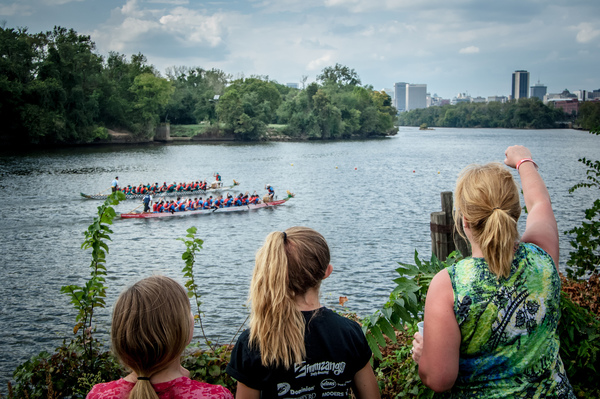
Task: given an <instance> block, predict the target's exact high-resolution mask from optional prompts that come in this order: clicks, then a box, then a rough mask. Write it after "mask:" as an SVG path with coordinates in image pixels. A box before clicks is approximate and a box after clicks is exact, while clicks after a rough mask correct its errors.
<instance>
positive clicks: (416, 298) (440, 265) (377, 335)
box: [362, 250, 461, 359]
mask: <svg viewBox="0 0 600 399" xmlns="http://www.w3.org/2000/svg"><path fill="white" fill-rule="evenodd" d="M460 256H461V255H460V252H458V251H454V252H452V253H451V254H450V255H449V256H448V258H447V259H446V260H445V261H440V260H439V259H438V258H437V257H436V256H435V255H431V260H429V261H421V260H420V259H419V254H418V252H417V251H416V250H415V264H414V265H411V264H408V263H402V262H398V264H399V265H400V267H399V268H397V269H396V272H397V273H398V274H399V275H400V277H398V278H396V279H394V282H395V283H396V287H395V288H394V290H393V291H392V293H391V294H390V299H389V300H388V302H387V303H386V304H385V305H384V306H383V308H382V309H380V310H378V311H376V312H375V313H374V314H373V315H371V316H368V317H366V318H365V319H364V320H363V327H362V328H363V332H364V333H365V336H366V337H367V342H368V343H369V347H370V348H371V350H372V351H373V354H374V355H375V357H376V358H378V359H381V358H382V354H381V350H380V349H379V347H385V346H386V341H385V337H388V338H389V339H390V340H391V341H392V342H393V343H395V342H396V331H395V330H394V329H397V330H400V329H402V328H403V326H404V325H414V324H416V323H417V322H418V321H419V320H420V319H421V318H422V315H423V311H424V309H425V296H426V295H427V290H428V289H429V284H430V283H431V280H432V279H433V277H434V276H435V275H436V274H437V273H438V272H439V271H440V270H442V269H444V268H446V267H448V266H450V265H452V264H454V263H455V262H456V261H457V260H459V257H460Z"/></svg>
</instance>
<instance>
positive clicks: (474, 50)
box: [458, 46, 479, 54]
mask: <svg viewBox="0 0 600 399" xmlns="http://www.w3.org/2000/svg"><path fill="white" fill-rule="evenodd" d="M458 52H459V54H476V53H478V52H479V47H475V46H469V47H464V48H461V49H460V50H459V51H458Z"/></svg>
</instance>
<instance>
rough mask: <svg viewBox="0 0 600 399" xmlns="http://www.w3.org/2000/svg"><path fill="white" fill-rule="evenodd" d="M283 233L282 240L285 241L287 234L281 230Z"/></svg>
mask: <svg viewBox="0 0 600 399" xmlns="http://www.w3.org/2000/svg"><path fill="white" fill-rule="evenodd" d="M282 233H283V242H286V241H287V234H286V233H285V231H282Z"/></svg>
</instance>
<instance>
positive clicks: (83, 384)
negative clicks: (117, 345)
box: [13, 337, 125, 399]
mask: <svg viewBox="0 0 600 399" xmlns="http://www.w3.org/2000/svg"><path fill="white" fill-rule="evenodd" d="M88 346H89V345H88V344H87V343H85V342H84V341H83V339H82V337H78V338H76V339H74V340H72V341H71V342H70V343H63V345H61V346H60V347H58V348H56V350H55V351H54V353H53V354H50V353H48V352H41V353H39V354H38V355H36V356H33V357H32V358H31V359H29V360H28V361H26V362H25V363H23V364H21V365H20V366H18V367H17V369H16V370H15V372H14V374H13V378H14V379H15V386H14V387H13V397H15V398H31V399H34V398H39V399H46V398H65V397H72V398H85V396H86V395H87V393H88V392H89V391H90V389H91V388H92V386H93V385H94V384H97V383H98V382H104V381H111V380H116V379H119V378H120V377H122V376H123V375H124V372H125V370H123V368H122V367H121V366H120V365H119V363H118V362H117V361H116V360H115V358H114V357H113V356H112V355H111V354H110V353H109V352H106V351H103V350H102V348H101V345H100V344H99V342H98V341H95V340H94V341H93V345H92V351H91V352H89V351H88V349H87V347H88Z"/></svg>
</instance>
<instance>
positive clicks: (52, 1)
mask: <svg viewBox="0 0 600 399" xmlns="http://www.w3.org/2000/svg"><path fill="white" fill-rule="evenodd" d="M74 1H79V2H80V1H84V0H42V3H43V4H44V5H47V6H61V5H63V4H68V3H72V2H74Z"/></svg>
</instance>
